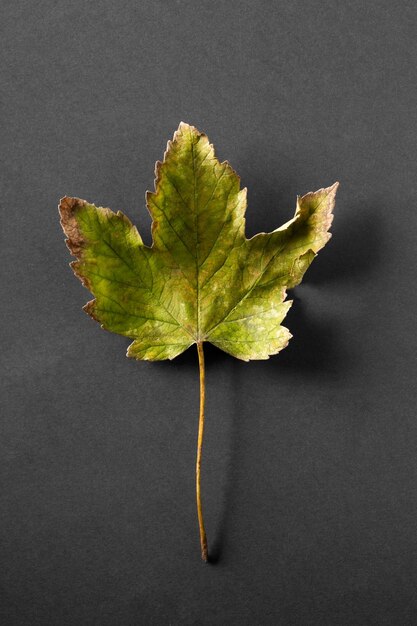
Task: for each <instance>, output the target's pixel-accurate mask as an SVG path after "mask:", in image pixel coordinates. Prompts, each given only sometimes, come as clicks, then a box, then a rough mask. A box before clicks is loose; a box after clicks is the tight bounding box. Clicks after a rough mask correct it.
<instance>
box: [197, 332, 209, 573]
mask: <svg viewBox="0 0 417 626" xmlns="http://www.w3.org/2000/svg"><path fill="white" fill-rule="evenodd" d="M197 352H198V365H199V368H200V416H199V420H198V439H197V463H196V468H195V478H196V496H197V514H198V525H199V528H200V545H201V558H202V559H203V561H205V562H207V561H208V549H207V537H206V531H205V528H204V520H203V511H202V508H201V450H202V447H203V434H204V404H205V395H206V389H205V367H204V352H203V342H200V341H199V342H197Z"/></svg>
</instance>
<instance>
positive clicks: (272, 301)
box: [60, 123, 337, 360]
mask: <svg viewBox="0 0 417 626" xmlns="http://www.w3.org/2000/svg"><path fill="white" fill-rule="evenodd" d="M155 172H156V180H155V191H154V192H148V193H147V195H146V199H147V206H148V210H149V212H150V214H151V216H152V220H153V223H152V236H153V244H152V247H151V248H149V247H147V246H145V245H144V244H143V242H142V239H141V237H140V235H139V233H138V231H137V230H136V227H135V226H134V225H133V224H132V223H131V222H130V221H129V220H128V218H127V217H126V216H124V215H123V214H122V213H120V212H118V213H113V212H112V211H110V209H105V208H102V207H95V206H94V205H92V204H89V203H87V202H86V201H84V200H79V199H78V198H67V197H66V198H63V200H62V201H61V204H60V212H61V223H62V226H63V229H64V232H65V233H66V235H67V237H68V240H67V245H68V247H69V249H70V251H71V252H72V254H74V256H76V257H77V260H76V261H75V262H73V263H72V268H73V270H74V272H75V274H76V275H77V276H78V277H79V278H80V279H81V281H82V282H83V284H84V285H85V286H86V287H87V288H88V289H89V290H90V291H91V292H92V293H93V295H94V297H95V299H94V300H92V301H91V302H89V303H87V305H86V306H85V307H84V308H85V310H86V312H87V313H88V314H89V315H91V316H92V317H93V318H94V319H96V320H97V321H99V322H100V324H101V325H102V326H103V327H104V328H106V329H107V330H110V331H112V332H116V333H119V334H121V335H125V336H128V337H131V338H132V339H134V342H133V343H132V344H131V345H130V346H129V349H128V356H130V357H132V358H137V359H148V360H162V359H172V358H175V357H176V356H178V354H181V352H183V351H184V350H186V349H187V348H188V347H189V346H190V345H192V344H193V343H196V342H202V341H210V342H212V343H213V344H214V345H216V346H218V347H219V348H221V349H222V350H224V351H226V352H228V353H230V354H232V355H233V356H235V357H237V358H240V359H243V360H250V359H265V358H269V356H270V355H272V354H276V353H277V352H279V351H280V350H282V349H283V348H284V347H285V346H286V345H287V344H288V341H289V339H290V337H291V334H290V332H289V331H288V329H287V328H285V327H284V326H282V325H281V322H282V321H283V319H284V318H285V315H286V313H287V311H288V309H289V307H290V306H291V301H288V300H286V291H287V289H289V288H292V287H295V286H296V285H297V284H299V283H300V282H301V280H302V278H303V275H304V273H305V271H306V270H307V268H308V267H309V265H310V264H311V262H312V260H313V259H314V257H315V256H316V254H317V253H318V251H319V250H320V249H321V248H322V247H323V246H324V245H325V244H326V242H327V241H328V239H329V238H330V233H329V232H328V231H329V228H330V225H331V222H332V218H333V214H332V212H333V208H334V201H335V194H336V190H337V183H336V184H335V185H333V186H332V187H329V188H327V189H321V190H319V191H317V192H310V193H308V194H306V195H305V196H303V197H301V198H300V197H299V198H298V199H297V208H296V212H295V216H294V218H293V219H292V220H290V221H289V222H288V223H287V224H284V225H283V226H281V227H280V228H278V229H276V230H275V231H273V232H272V233H260V234H259V235H256V236H255V237H253V238H252V239H249V240H248V239H246V238H245V217H244V215H245V210H246V189H240V179H239V177H238V175H237V174H236V173H235V172H234V170H233V169H232V168H231V167H230V165H229V164H228V163H227V162H226V161H225V162H223V163H220V162H219V161H218V159H217V158H216V156H215V153H214V149H213V146H212V145H211V144H210V143H209V141H208V138H207V136H206V135H205V134H204V133H200V132H199V131H198V130H197V129H195V128H194V127H192V126H189V125H187V124H184V123H181V124H180V127H179V129H178V130H177V131H176V133H175V134H174V138H173V140H172V141H170V142H168V145H167V150H166V152H165V155H164V160H163V162H158V163H157V164H156V170H155Z"/></svg>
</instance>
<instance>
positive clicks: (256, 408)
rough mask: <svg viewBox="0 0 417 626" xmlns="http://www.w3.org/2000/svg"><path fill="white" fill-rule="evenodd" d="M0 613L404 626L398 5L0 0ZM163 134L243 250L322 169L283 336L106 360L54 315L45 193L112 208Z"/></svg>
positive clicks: (413, 488)
mask: <svg viewBox="0 0 417 626" xmlns="http://www.w3.org/2000/svg"><path fill="white" fill-rule="evenodd" d="M1 14H2V17H1V20H0V21H1V24H2V26H1V31H2V32H1V48H2V55H1V56H2V63H1V83H0V84H1V90H2V93H3V95H2V140H1V146H2V149H1V160H2V183H3V188H2V196H1V198H2V201H1V210H2V226H1V249H0V254H1V275H2V292H1V293H2V297H1V305H2V311H3V313H2V317H1V320H2V321H1V327H0V333H1V361H2V376H1V387H2V396H1V397H2V400H1V403H2V411H1V433H0V464H1V468H0V469H1V479H0V480H1V483H0V487H1V491H0V493H1V513H0V516H1V517H0V524H1V526H0V528H1V532H0V543H1V555H0V562H1V571H0V577H1V579H2V581H1V588H2V596H1V600H0V614H1V616H2V624H4V625H5V626H14V625H30V626H34V625H38V624H39V625H42V626H45V625H49V624H51V625H54V626H58V625H59V626H61V625H62V626H66V625H71V626H72V625H74V626H79V625H83V626H84V625H89V624H94V625H99V626H128V625H138V624H140V625H142V624H144V625H148V624H150V625H153V624H155V625H157V626H162V625H166V626H168V625H175V626H177V625H180V626H182V625H197V624H204V625H206V624H207V625H214V624H216V625H217V624H219V625H221V626H223V624H224V625H228V626H229V625H231V626H233V625H239V626H241V625H248V626H257V625H261V626H263V625H269V624H271V625H272V624H273V625H277V624H278V625H281V624H282V625H284V626H286V625H288V624H296V625H299V624H301V625H304V624H320V625H323V624H329V625H331V626H334V625H335V624H342V625H350V624H354V625H358V626H362V625H363V624H377V625H378V626H381V625H383V624H395V625H397V624H413V623H415V620H416V611H417V592H416V588H417V561H416V557H417V526H416V519H417V417H416V414H415V413H416V410H415V404H416V374H417V367H416V348H417V345H416V344H417V342H416V328H415V316H416V313H415V312H416V304H417V298H416V290H415V276H416V270H417V267H416V253H415V251H416V227H417V220H416V174H417V172H416V165H415V164H416V148H417V146H416V130H417V113H416V98H417V88H416V74H415V67H416V60H417V57H416V48H417V45H416V37H415V32H416V26H417V23H416V22H417V20H416V17H417V15H416V9H415V3H414V2H408V1H404V2H392V1H391V0H390V1H388V0H384V1H381V2H362V1H343V2H338V1H336V2H334V1H332V2H301V1H291V2H282V1H278V2H272V1H271V2H265V1H260V0H258V1H256V2H242V1H237V0H229V1H228V2H219V1H214V2H213V1H212V2H201V1H197V2H195V1H194V2H192V1H177V2H174V1H171V2H169V1H167V2H162V1H160V0H149V1H148V0H141V1H140V2H133V1H127V2H110V1H97V2H89V3H87V2H79V1H73V2H63V1H62V0H58V1H52V0H48V1H44V0H40V1H39V2H28V1H15V0H13V1H3V3H2V8H1ZM180 120H184V121H187V122H189V123H192V124H194V125H196V126H197V127H198V128H200V129H201V130H204V131H205V132H207V133H208V135H209V137H210V139H211V140H212V141H213V142H214V143H215V146H216V147H217V152H218V155H219V157H220V158H221V159H226V158H227V159H229V160H230V162H231V163H232V165H233V166H234V167H235V169H236V170H237V171H238V173H239V174H240V175H241V177H242V184H243V185H245V186H247V187H248V190H249V193H248V199H249V208H248V213H247V229H248V234H249V235H252V234H254V233H255V232H257V231H258V230H270V229H273V228H275V227H277V226H279V225H280V224H281V223H283V222H284V221H286V220H288V219H289V218H290V217H291V216H292V214H293V210H294V206H295V198H296V194H297V193H299V194H303V193H305V192H307V191H309V190H312V189H317V188H319V187H321V186H327V185H330V184H331V183H333V182H334V181H335V180H340V182H341V186H340V190H339V198H338V204H337V212H336V218H335V221H334V228H333V233H334V237H333V239H332V240H331V242H330V244H329V245H328V247H327V248H326V249H325V250H324V251H323V252H321V253H320V255H319V258H318V259H317V260H316V261H315V263H314V264H313V266H312V267H311V269H310V270H309V272H308V274H307V276H306V281H305V284H304V285H302V286H301V287H299V288H298V289H297V290H296V293H295V297H296V302H295V304H294V306H293V309H292V310H291V312H290V314H289V316H288V318H287V321H288V326H289V327H290V329H291V331H292V332H293V334H294V339H293V340H292V342H291V343H290V346H289V347H288V348H287V350H285V351H284V352H282V353H281V354H280V355H279V356H277V357H274V358H272V359H271V360H269V361H267V362H253V363H250V364H245V363H241V362H238V361H236V360H233V359H232V358H230V357H228V356H227V355H225V354H222V353H221V352H219V351H217V350H215V349H207V360H208V371H207V397H208V401H207V430H206V441H205V449H204V459H203V464H204V468H203V490H204V507H205V513H206V521H207V530H208V536H209V541H210V547H211V550H212V553H214V555H215V556H216V557H217V559H218V562H217V563H216V564H214V565H210V566H205V565H203V564H202V563H201V562H200V560H199V548H198V535H197V523H196V514H195V501H194V462H195V444H196V435H197V411H198V374H197V360H196V354H195V353H194V351H189V352H188V353H187V354H185V355H183V356H182V357H180V358H178V359H177V360H176V361H174V362H173V363H163V364H149V363H138V362H133V361H130V360H127V359H126V358H125V356H124V353H125V350H126V347H127V345H128V341H127V340H126V339H124V338H122V337H119V336H117V335H111V334H109V333H106V332H104V331H102V330H101V329H100V328H99V326H98V325H97V324H95V323H94V322H93V321H92V320H90V319H89V318H88V317H87V316H86V315H85V314H84V313H83V312H82V311H81V306H82V305H83V304H84V303H85V302H86V301H87V299H89V294H88V292H87V291H86V290H85V289H84V288H83V287H82V286H81V284H80V283H79V282H78V281H77V280H76V279H75V278H74V276H73V275H72V273H71V271H70V269H69V268H68V262H69V261H70V258H69V254H68V251H67V250H66V248H65V245H64V240H63V234H62V232H61V229H60V226H59V223H58V214H57V203H58V200H59V198H60V197H61V196H63V195H64V194H68V195H77V196H80V197H83V198H86V199H88V200H91V201H94V202H96V203H99V204H102V205H104V206H109V207H111V208H113V209H114V210H117V209H121V210H123V211H125V212H126V213H127V214H128V215H129V217H130V218H131V219H132V220H134V221H135V222H136V223H137V224H138V226H139V228H140V231H141V233H142V234H143V236H144V239H145V240H146V241H147V242H148V243H149V241H150V231H149V227H150V220H149V216H148V214H147V212H146V209H145V204H144V193H145V190H146V189H150V188H152V185H153V167H154V162H155V160H156V159H158V158H160V157H161V156H162V153H163V150H164V148H165V145H166V141H167V139H169V138H170V137H171V135H172V133H173V131H174V130H175V128H176V127H177V125H178V123H179V121H180Z"/></svg>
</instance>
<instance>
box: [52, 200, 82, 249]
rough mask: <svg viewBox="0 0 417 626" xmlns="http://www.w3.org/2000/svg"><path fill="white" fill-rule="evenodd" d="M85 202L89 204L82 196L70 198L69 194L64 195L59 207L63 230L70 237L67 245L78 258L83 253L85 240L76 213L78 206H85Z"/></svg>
mask: <svg viewBox="0 0 417 626" xmlns="http://www.w3.org/2000/svg"><path fill="white" fill-rule="evenodd" d="M85 204H87V203H86V201H85V200H81V199H80V198H70V197H68V196H64V197H63V198H62V199H61V201H60V203H59V207H58V210H59V214H60V216H61V226H62V230H63V231H64V233H65V234H66V236H67V237H68V239H67V240H66V244H67V247H68V249H69V251H70V252H71V254H72V255H73V256H75V257H78V258H79V257H80V255H81V252H82V248H83V247H84V243H85V240H84V238H83V236H82V233H81V231H80V228H79V226H78V222H77V219H76V217H75V215H76V212H77V208H78V207H81V206H84V205H85Z"/></svg>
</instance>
